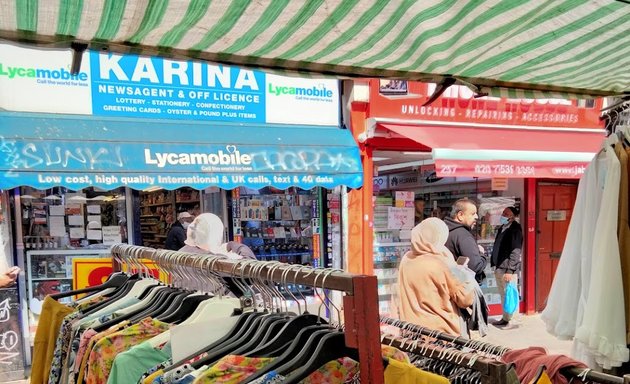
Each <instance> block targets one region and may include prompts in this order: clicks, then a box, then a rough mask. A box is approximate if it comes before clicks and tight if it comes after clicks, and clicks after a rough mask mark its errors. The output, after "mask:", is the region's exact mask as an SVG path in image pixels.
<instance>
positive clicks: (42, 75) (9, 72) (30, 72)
mask: <svg viewBox="0 0 630 384" xmlns="http://www.w3.org/2000/svg"><path fill="white" fill-rule="evenodd" d="M0 76H6V77H8V78H9V79H15V78H33V79H37V82H38V83H41V82H46V80H53V81H54V80H72V81H87V80H88V74H87V73H85V72H79V73H77V74H76V75H73V74H71V73H70V71H68V70H66V69H65V68H59V69H42V68H27V67H18V66H10V65H5V64H3V63H0ZM40 80H43V81H40Z"/></svg>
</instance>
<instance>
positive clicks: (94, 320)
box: [62, 297, 140, 384]
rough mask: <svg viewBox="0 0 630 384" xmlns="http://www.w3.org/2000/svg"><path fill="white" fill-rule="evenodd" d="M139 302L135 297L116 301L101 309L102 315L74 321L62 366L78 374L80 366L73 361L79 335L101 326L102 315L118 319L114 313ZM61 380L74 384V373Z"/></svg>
mask: <svg viewBox="0 0 630 384" xmlns="http://www.w3.org/2000/svg"><path fill="white" fill-rule="evenodd" d="M139 302H140V300H138V299H137V298H135V297H131V298H128V299H121V300H117V301H116V302H113V303H111V304H108V305H107V307H106V309H101V310H104V311H105V312H104V313H101V314H92V315H87V316H85V317H83V318H81V319H78V321H75V322H74V323H73V324H72V341H71V342H70V346H69V353H68V358H67V360H66V364H64V366H65V367H75V368H76V372H78V370H79V366H80V364H75V360H76V357H77V351H78V350H79V346H80V342H81V335H82V334H83V332H85V330H87V329H89V328H94V327H97V326H99V325H102V323H101V321H100V320H99V317H100V318H103V315H104V314H108V316H110V318H111V319H113V318H115V317H118V314H117V313H116V311H120V310H121V309H124V308H127V307H129V306H131V305H134V304H137V303H139ZM62 379H63V380H64V381H62V384H75V382H76V374H75V371H72V372H68V373H67V374H66V375H64V377H63V378H62Z"/></svg>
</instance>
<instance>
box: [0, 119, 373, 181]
mask: <svg viewBox="0 0 630 384" xmlns="http://www.w3.org/2000/svg"><path fill="white" fill-rule="evenodd" d="M0 149H1V150H0V172H1V174H2V177H0V188H3V189H4V188H13V187H17V186H33V187H37V188H50V187H53V186H65V187H68V188H70V189H73V190H78V189H81V188H85V187H98V188H102V189H113V188H116V187H119V186H127V187H131V188H134V189H140V190H143V189H147V188H155V187H162V188H166V189H174V188H178V187H182V186H189V187H193V188H196V189H203V188H206V187H210V186H217V187H221V188H225V189H232V188H235V187H238V186H247V187H250V188H262V187H266V186H274V187H277V188H281V189H285V188H288V187H291V186H296V187H300V188H304V189H310V188H313V187H315V186H321V187H327V188H332V187H335V186H338V185H346V186H348V187H351V188H358V187H360V186H361V185H362V181H363V174H362V168H361V159H360V156H359V150H358V148H357V145H356V143H355V141H354V139H353V137H352V135H351V134H350V132H349V131H347V130H345V129H340V128H322V127H312V126H293V125H291V126H289V125H285V126H282V125H256V124H247V125H246V126H245V125H240V124H220V123H195V122H180V121H177V122H170V121H164V120H131V119H120V118H118V119H108V118H92V117H89V116H65V115H58V116H56V117H53V116H51V115H38V114H19V113H2V114H0Z"/></svg>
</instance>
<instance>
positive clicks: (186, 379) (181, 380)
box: [175, 374, 196, 384]
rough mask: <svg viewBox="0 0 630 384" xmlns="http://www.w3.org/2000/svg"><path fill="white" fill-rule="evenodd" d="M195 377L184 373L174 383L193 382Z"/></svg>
mask: <svg viewBox="0 0 630 384" xmlns="http://www.w3.org/2000/svg"><path fill="white" fill-rule="evenodd" d="M195 379H196V377H195V376H193V375H190V374H189V375H186V376H184V377H182V378H181V379H180V380H178V381H177V383H175V384H193V383H194V382H195Z"/></svg>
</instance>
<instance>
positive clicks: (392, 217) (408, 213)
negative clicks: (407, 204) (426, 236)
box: [387, 207, 414, 229]
mask: <svg viewBox="0 0 630 384" xmlns="http://www.w3.org/2000/svg"><path fill="white" fill-rule="evenodd" d="M413 224H414V209H413V208H398V207H388V208H387V229H411V228H413Z"/></svg>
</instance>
